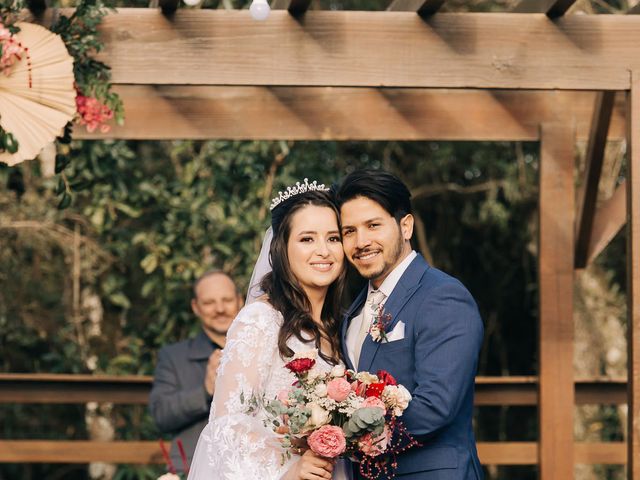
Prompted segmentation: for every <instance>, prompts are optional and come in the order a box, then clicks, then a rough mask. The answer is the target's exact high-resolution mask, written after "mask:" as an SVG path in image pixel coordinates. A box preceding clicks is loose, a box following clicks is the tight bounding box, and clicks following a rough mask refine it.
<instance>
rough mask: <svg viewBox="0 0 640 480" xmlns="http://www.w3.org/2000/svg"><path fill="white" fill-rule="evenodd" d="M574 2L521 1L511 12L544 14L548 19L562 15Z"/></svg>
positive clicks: (567, 0) (550, 0)
mask: <svg viewBox="0 0 640 480" xmlns="http://www.w3.org/2000/svg"><path fill="white" fill-rule="evenodd" d="M574 3H576V0H521V2H520V3H518V4H517V5H516V6H515V7H514V8H513V10H512V12H514V13H544V14H545V15H546V16H547V17H549V18H558V17H561V16H562V15H564V14H565V13H566V12H567V10H569V8H571V6H572V5H573V4H574Z"/></svg>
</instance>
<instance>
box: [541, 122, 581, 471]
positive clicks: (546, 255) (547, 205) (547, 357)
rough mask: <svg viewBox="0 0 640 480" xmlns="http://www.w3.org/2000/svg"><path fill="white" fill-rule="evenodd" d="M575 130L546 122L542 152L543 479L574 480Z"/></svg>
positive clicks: (568, 125) (569, 126) (562, 124)
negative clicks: (572, 479)
mask: <svg viewBox="0 0 640 480" xmlns="http://www.w3.org/2000/svg"><path fill="white" fill-rule="evenodd" d="M574 145H575V130H574V127H573V125H571V124H567V123H549V124H543V126H542V132H541V152H540V203H539V218H540V233H539V235H540V242H539V260H538V261H539V283H540V331H539V352H540V386H539V388H540V395H539V399H540V403H539V420H540V447H539V450H538V452H539V465H540V479H541V480H555V479H560V478H561V479H563V480H568V479H571V478H573V468H574V452H573V410H574V403H575V401H574V398H575V397H574V395H575V393H574V386H573V282H574V277H573V275H574V270H573V258H572V257H573V253H572V252H573V248H574V219H575V206H574V204H575V193H574V180H573V168H574Z"/></svg>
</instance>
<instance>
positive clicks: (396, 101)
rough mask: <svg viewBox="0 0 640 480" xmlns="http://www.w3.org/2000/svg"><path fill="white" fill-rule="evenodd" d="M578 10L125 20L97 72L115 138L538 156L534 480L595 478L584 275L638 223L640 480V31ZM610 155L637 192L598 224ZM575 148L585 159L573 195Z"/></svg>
mask: <svg viewBox="0 0 640 480" xmlns="http://www.w3.org/2000/svg"><path fill="white" fill-rule="evenodd" d="M573 3H574V1H572V0H555V1H554V0H523V1H522V2H521V4H519V5H518V6H517V7H516V9H515V11H513V12H504V13H445V12H441V11H440V10H441V7H442V6H443V4H445V1H444V0H393V1H392V2H391V3H390V4H389V6H388V8H387V10H386V11H368V12H361V11H317V10H308V8H309V5H310V0H274V1H273V2H272V9H273V10H274V11H272V13H271V16H270V17H269V18H268V20H267V21H265V22H256V21H254V20H252V19H251V17H250V16H249V13H248V12H247V11H246V10H242V11H238V10H235V11H234V10H186V9H178V8H177V7H178V0H160V1H159V5H158V6H159V7H161V8H149V9H129V8H125V9H120V10H118V12H117V14H113V15H109V16H107V17H106V19H105V20H104V24H103V27H102V32H103V34H104V37H103V38H104V39H105V41H106V48H105V50H104V51H103V53H102V54H101V55H100V58H101V59H102V60H104V61H105V62H106V63H107V64H109V65H110V66H111V67H112V72H113V81H114V83H115V84H116V89H117V91H118V92H119V93H120V94H121V96H122V98H123V99H124V104H125V111H126V115H127V119H126V125H125V126H123V127H117V128H115V129H113V131H112V132H111V133H110V134H109V137H110V138H130V139H175V138H192V139H211V138H224V139H253V140H257V139H287V140H289V139H291V140H298V139H304V140H356V139H357V140H508V141H522V140H529V141H539V142H540V200H539V221H540V238H539V275H540V277H539V282H540V328H539V332H540V335H539V359H540V364H539V377H538V379H537V380H538V381H537V388H538V390H537V403H538V405H539V420H540V437H539V441H538V445H537V449H536V450H535V451H534V455H535V452H537V463H538V464H539V471H540V478H541V479H543V480H551V479H568V478H573V475H574V463H576V461H577V460H579V461H585V455H584V448H583V447H582V446H580V445H579V444H574V434H573V418H574V417H573V412H574V405H575V404H576V383H575V381H574V372H573V354H574V353H573V352H574V349H573V330H574V326H573V289H574V275H575V271H576V269H579V268H584V267H585V266H586V265H587V264H588V262H589V261H591V260H592V259H593V258H594V257H595V256H596V255H597V254H598V253H599V252H600V251H602V249H603V248H604V247H605V246H606V245H607V243H608V242H609V241H610V240H611V238H613V236H614V235H615V234H616V233H617V232H618V231H619V230H620V228H621V227H622V226H623V225H624V224H625V223H626V224H627V232H628V250H627V255H628V258H627V265H628V278H629V281H628V289H627V295H628V302H629V305H628V307H629V308H628V312H629V322H628V324H629V330H628V346H629V347H628V348H629V356H628V361H629V371H628V382H627V404H628V406H629V414H628V418H629V424H628V432H629V435H628V442H627V446H628V448H627V456H626V463H627V466H628V478H629V479H634V480H640V425H638V422H639V421H640V244H639V243H638V242H640V147H638V148H635V147H636V146H637V145H640V48H639V47H638V45H640V17H639V16H636V15H580V14H572V13H571V12H569V13H567V10H569V9H570V7H571V6H572V4H573ZM445 5H446V4H445ZM44 6H46V5H45V4H44V1H43V0H40V1H37V0H33V1H32V2H31V7H32V11H33V12H34V15H35V14H36V12H37V16H38V21H42V22H47V21H50V18H51V16H53V15H55V14H56V12H55V11H53V10H51V9H48V10H47V9H43V7H44ZM634 10H635V11H634ZM638 10H640V8H637V7H636V8H634V9H632V11H630V12H628V13H631V14H632V13H638ZM616 92H618V93H616ZM78 136H81V137H83V138H91V136H90V135H88V134H81V135H78ZM100 138H105V137H104V136H100ZM607 138H617V139H626V140H627V146H628V150H627V152H628V153H627V158H628V164H627V176H626V182H625V183H624V184H623V185H621V186H620V187H619V188H618V190H617V191H616V193H615V194H614V196H613V197H612V198H611V199H610V200H609V201H608V202H606V203H605V204H603V205H601V206H599V208H596V207H597V202H596V200H597V191H598V183H599V179H600V173H601V170H602V163H603V157H604V147H605V144H606V141H607ZM577 139H587V141H588V148H587V169H586V176H585V178H584V181H583V182H582V184H583V187H582V189H581V190H580V191H579V192H577V191H576V187H575V182H574V163H575V144H576V140H577ZM632 146H633V147H634V148H631V147H632ZM576 199H577V200H576ZM505 451H506V450H505ZM487 452H488V450H487ZM513 452H516V451H515V450H513ZM518 452H520V453H521V451H518ZM481 453H482V448H481ZM530 453H531V452H530V451H529V452H528V454H530ZM600 453H601V452H600ZM488 454H490V453H488ZM516 455H517V453H516ZM592 455H593V456H595V457H597V456H598V452H595V451H594V452H592ZM587 456H588V455H587ZM598 458H601V459H602V458H603V457H602V455H601V456H600V457H598ZM517 460H518V459H517V458H514V462H513V463H519V462H518V461H517ZM586 461H587V462H588V461H589V459H587V460H586Z"/></svg>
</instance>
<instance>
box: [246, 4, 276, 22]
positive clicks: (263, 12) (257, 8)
mask: <svg viewBox="0 0 640 480" xmlns="http://www.w3.org/2000/svg"><path fill="white" fill-rule="evenodd" d="M270 11H271V8H269V4H268V3H267V0H253V1H252V2H251V6H250V7H249V13H250V14H251V17H252V18H253V19H254V20H259V21H262V20H266V19H267V17H268V16H269V12H270Z"/></svg>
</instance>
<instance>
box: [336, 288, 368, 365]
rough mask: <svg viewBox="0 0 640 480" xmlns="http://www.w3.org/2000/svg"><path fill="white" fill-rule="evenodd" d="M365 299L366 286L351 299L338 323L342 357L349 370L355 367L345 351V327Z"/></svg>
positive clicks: (347, 326) (346, 327)
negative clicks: (340, 322) (339, 323)
mask: <svg viewBox="0 0 640 480" xmlns="http://www.w3.org/2000/svg"><path fill="white" fill-rule="evenodd" d="M366 299H367V288H366V287H365V288H363V289H362V290H361V291H360V293H359V294H358V296H357V297H356V299H355V300H354V301H353V303H352V304H351V306H350V307H349V309H348V310H347V312H346V313H345V314H344V316H343V317H342V324H341V325H340V339H341V342H340V345H341V346H342V356H343V357H344V361H345V363H346V364H347V367H349V368H350V369H351V370H354V369H355V366H354V365H353V364H352V363H351V358H349V352H348V351H347V329H348V328H349V324H350V323H351V320H353V317H355V316H356V314H357V313H358V312H359V311H360V310H361V309H362V306H363V305H364V302H365V300H366Z"/></svg>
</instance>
